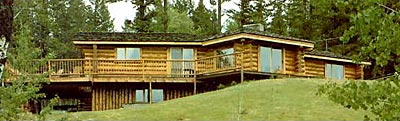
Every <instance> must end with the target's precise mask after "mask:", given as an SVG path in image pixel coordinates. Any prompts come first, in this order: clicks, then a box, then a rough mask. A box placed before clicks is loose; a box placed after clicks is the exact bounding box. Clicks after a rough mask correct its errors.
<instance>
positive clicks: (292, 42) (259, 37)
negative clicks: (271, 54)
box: [73, 33, 314, 48]
mask: <svg viewBox="0 0 400 121" xmlns="http://www.w3.org/2000/svg"><path fill="white" fill-rule="evenodd" d="M236 39H253V40H259V41H265V42H274V43H281V44H288V45H295V46H300V47H306V48H314V44H313V43H312V42H302V41H296V40H289V39H281V38H274V37H268V36H263V35H255V34H248V33H239V34H234V35H229V36H225V37H220V38H216V39H210V40H206V41H204V42H126V41H125V42H122V41H86V40H84V41H82V40H75V41H73V43H74V44H75V45H88V44H89V45H92V44H97V45H100V44H106V45H193V46H208V45H213V44H218V43H223V42H227V41H232V40H236Z"/></svg>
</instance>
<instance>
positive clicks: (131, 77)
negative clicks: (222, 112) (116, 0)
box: [38, 30, 370, 111]
mask: <svg viewBox="0 0 400 121" xmlns="http://www.w3.org/2000/svg"><path fill="white" fill-rule="evenodd" d="M73 43H74V45H75V46H76V47H77V48H78V49H80V50H82V54H83V55H82V57H83V58H82V59H54V60H48V61H47V63H46V64H45V65H44V67H42V68H41V70H39V71H38V72H39V73H40V72H49V73H50V74H49V79H50V82H51V84H50V85H47V86H46V87H45V88H44V89H43V92H46V93H47V94H49V95H54V94H58V95H59V96H60V97H61V98H62V99H64V100H67V101H66V102H68V100H70V101H69V102H76V103H74V104H75V105H77V108H78V110H92V111H97V110H107V109H117V108H121V107H122V106H123V105H124V104H137V103H153V102H160V101H163V100H170V99H175V98H179V97H184V96H189V95H193V94H196V93H202V92H205V91H210V90H215V89H216V87H217V85H219V84H227V83H231V82H232V81H240V80H243V79H245V80H252V79H262V78H269V77H271V76H278V77H282V76H283V77H318V78H325V79H336V80H343V79H363V67H364V65H370V63H369V62H359V63H355V62H353V61H352V60H351V59H350V58H347V57H344V56H338V55H335V54H331V53H329V52H318V51H315V50H313V48H314V43H313V42H311V41H308V40H304V39H298V38H291V37H284V36H279V35H273V34H265V33H263V32H258V31H249V30H240V31H236V32H228V33H224V34H220V35H215V36H211V37H207V38H199V37H197V36H195V35H189V34H177V33H120V32H112V33H103V32H87V33H79V34H77V35H76V36H75V37H74V39H73ZM74 100H75V101H74Z"/></svg>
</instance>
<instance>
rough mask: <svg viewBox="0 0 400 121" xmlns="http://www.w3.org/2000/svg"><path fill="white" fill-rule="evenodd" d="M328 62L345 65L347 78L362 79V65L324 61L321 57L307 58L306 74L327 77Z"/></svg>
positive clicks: (345, 76)
mask: <svg viewBox="0 0 400 121" xmlns="http://www.w3.org/2000/svg"><path fill="white" fill-rule="evenodd" d="M327 63H331V64H339V65H343V66H344V78H345V79H362V75H363V69H362V65H357V64H351V63H338V62H332V61H324V60H319V59H310V58H307V59H305V64H306V65H305V70H306V71H305V73H306V76H316V77H323V78H325V67H326V64H327Z"/></svg>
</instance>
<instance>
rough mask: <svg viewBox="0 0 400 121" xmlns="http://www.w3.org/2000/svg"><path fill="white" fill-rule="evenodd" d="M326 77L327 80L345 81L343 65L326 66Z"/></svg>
mask: <svg viewBox="0 0 400 121" xmlns="http://www.w3.org/2000/svg"><path fill="white" fill-rule="evenodd" d="M325 77H326V78H327V79H335V80H343V79H344V68H343V65H337V64H326V67H325Z"/></svg>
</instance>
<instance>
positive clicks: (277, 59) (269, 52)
mask: <svg viewBox="0 0 400 121" xmlns="http://www.w3.org/2000/svg"><path fill="white" fill-rule="evenodd" d="M260 67H261V68H260V69H261V71H262V72H276V71H281V70H282V68H283V66H282V49H275V48H270V47H260Z"/></svg>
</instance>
